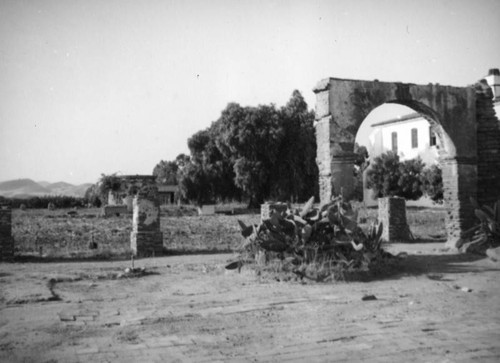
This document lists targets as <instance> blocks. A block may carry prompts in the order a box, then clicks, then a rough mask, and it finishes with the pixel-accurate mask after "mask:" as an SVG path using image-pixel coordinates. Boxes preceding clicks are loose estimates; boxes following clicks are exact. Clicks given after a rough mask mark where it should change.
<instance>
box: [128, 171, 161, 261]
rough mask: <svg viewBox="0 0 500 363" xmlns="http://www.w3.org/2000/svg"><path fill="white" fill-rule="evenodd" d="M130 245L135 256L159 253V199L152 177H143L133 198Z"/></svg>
mask: <svg viewBox="0 0 500 363" xmlns="http://www.w3.org/2000/svg"><path fill="white" fill-rule="evenodd" d="M130 247H131V249H132V251H133V253H134V254H135V255H137V256H152V255H155V256H157V255H161V253H162V252H163V233H162V232H161V231H160V201H159V198H158V187H157V186H156V183H155V181H154V178H150V177H144V179H143V180H142V183H141V187H140V188H139V189H138V191H137V194H136V196H135V198H134V214H133V217H132V233H131V234H130Z"/></svg>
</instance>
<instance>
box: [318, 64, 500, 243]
mask: <svg viewBox="0 0 500 363" xmlns="http://www.w3.org/2000/svg"><path fill="white" fill-rule="evenodd" d="M496 71H497V70H496ZM497 72H498V71H497ZM490 73H492V72H491V71H490ZM494 90H495V85H492V84H491V83H490V82H487V80H486V79H483V80H481V81H479V82H477V83H476V84H475V85H472V86H468V87H452V86H441V85H439V84H428V85H416V84H411V83H393V82H379V81H377V80H375V81H362V80H350V79H339V78H327V79H323V80H321V81H320V82H319V83H318V84H317V85H316V87H315V88H314V90H313V91H314V93H315V94H316V141H317V164H318V168H319V187H320V199H321V202H326V201H329V200H330V199H331V198H332V196H334V195H338V194H340V192H342V193H343V196H344V197H345V198H346V199H349V198H350V197H351V196H352V194H353V192H354V190H353V188H354V180H353V172H352V170H353V164H354V157H355V155H354V143H355V138H356V134H357V132H358V129H359V127H360V126H361V123H362V122H363V121H364V119H365V118H366V117H367V116H368V114H369V113H370V112H371V111H372V110H373V109H375V108H376V107H378V106H380V105H382V104H384V103H396V104H400V105H404V106H407V107H410V108H411V109H413V110H415V111H416V112H418V113H420V114H421V115H422V116H423V117H424V118H425V119H427V120H428V121H429V123H430V124H431V127H432V129H433V131H434V132H435V133H436V134H437V136H438V143H439V146H440V150H439V151H440V152H439V160H440V164H441V167H442V170H443V184H444V202H445V206H446V208H447V218H446V229H447V234H448V242H447V245H448V246H451V247H455V246H456V242H457V241H458V239H459V238H460V237H461V236H462V234H463V232H465V231H466V230H467V229H468V228H470V227H471V225H472V224H474V223H475V217H474V209H473V206H472V203H471V202H470V197H473V198H475V199H476V200H477V201H478V202H479V204H488V205H492V204H493V203H494V202H495V201H496V200H498V199H499V197H500V122H499V120H498V118H497V117H498V116H497V115H496V114H495V110H494V108H493V102H494V96H493V95H494V93H493V91H494ZM495 93H496V92H495ZM495 96H498V95H496V94H495Z"/></svg>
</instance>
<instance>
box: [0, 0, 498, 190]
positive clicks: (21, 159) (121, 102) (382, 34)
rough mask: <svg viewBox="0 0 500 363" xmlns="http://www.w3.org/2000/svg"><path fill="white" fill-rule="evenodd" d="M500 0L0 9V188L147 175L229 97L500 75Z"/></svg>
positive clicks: (262, 98)
mask: <svg viewBox="0 0 500 363" xmlns="http://www.w3.org/2000/svg"><path fill="white" fill-rule="evenodd" d="M499 22H500V2H498V1H496V0H492V1H489V0H488V1H487V0H482V1H445V0H440V1H418V2H415V1H401V0H400V1H293V0H292V1H243V0H242V1H221V0H219V1H210V2H207V1H153V0H151V1H148V0H146V1H126V0H108V1H98V0H87V1H75V0H66V1H63V0H59V1H48V0H40V1H23V2H20V1H12V0H3V1H2V2H0V52H1V57H0V181H6V180H11V179H23V178H30V179H32V180H35V181H47V182H51V183H53V182H59V181H65V182H68V183H71V184H83V183H94V182H96V181H97V179H98V178H99V177H100V175H101V174H102V173H105V174H111V173H118V174H151V173H152V171H153V168H154V166H155V165H156V164H157V163H158V162H159V161H160V160H173V159H174V158H175V157H176V156H177V155H178V154H180V153H186V154H189V150H188V147H187V139H188V138H189V137H190V136H191V135H193V134H194V133H195V132H197V131H199V130H202V129H205V128H207V127H209V126H210V124H211V123H212V122H213V121H215V120H217V119H218V117H219V116H220V113H221V111H222V110H223V109H224V108H225V107H226V105H227V104H228V103H229V102H237V103H239V104H241V105H243V106H257V105H259V104H271V103H274V104H276V105H277V107H281V106H283V105H285V104H286V102H287V101H288V99H289V98H290V97H291V95H292V92H293V91H294V90H295V89H297V90H299V91H300V92H301V93H302V95H303V96H304V98H305V99H306V101H307V103H308V106H309V108H310V109H313V108H314V103H315V96H314V94H313V92H312V89H313V87H314V86H315V85H316V83H317V82H318V81H320V80H321V79H324V78H328V77H336V78H344V79H364V80H373V79H378V80H380V81H387V82H405V83H416V84H429V83H439V84H441V85H451V86H462V87H465V86H468V85H471V84H474V83H475V82H476V81H478V80H479V79H481V78H482V77H484V76H485V75H486V74H487V72H488V70H489V69H490V68H500V46H499V44H500V25H499Z"/></svg>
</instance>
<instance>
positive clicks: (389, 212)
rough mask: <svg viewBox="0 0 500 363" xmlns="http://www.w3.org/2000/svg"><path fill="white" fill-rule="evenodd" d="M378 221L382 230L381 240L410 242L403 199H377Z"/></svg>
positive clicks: (410, 236)
mask: <svg viewBox="0 0 500 363" xmlns="http://www.w3.org/2000/svg"><path fill="white" fill-rule="evenodd" d="M378 220H379V222H382V224H383V226H384V230H383V233H382V239H383V240H385V241H387V242H396V241H410V240H412V239H413V238H412V235H411V232H410V227H409V226H408V222H407V221H406V202H405V200H404V198H398V197H386V198H379V199H378Z"/></svg>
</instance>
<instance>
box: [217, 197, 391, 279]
mask: <svg viewBox="0 0 500 363" xmlns="http://www.w3.org/2000/svg"><path fill="white" fill-rule="evenodd" d="M313 202H314V198H311V199H310V200H309V201H308V202H307V203H306V204H305V205H304V207H303V208H302V209H300V210H298V209H297V210H292V208H291V207H290V206H288V207H286V208H283V212H279V211H277V210H273V211H272V212H271V216H270V218H269V219H266V220H263V221H262V222H261V223H260V224H259V225H252V226H247V225H245V224H244V223H243V222H241V221H238V222H239V224H240V227H241V233H242V235H243V237H245V241H244V243H243V244H242V245H241V247H240V249H239V253H240V254H239V258H238V260H237V261H234V262H232V263H230V264H229V265H227V266H226V268H227V269H236V268H238V269H240V268H241V266H242V265H243V264H245V263H250V264H254V265H255V264H256V265H257V266H259V267H262V266H273V267H274V268H276V269H277V270H278V271H279V272H291V273H293V274H295V275H296V276H297V277H299V278H300V279H303V278H307V279H311V280H315V281H327V280H338V279H350V278H356V277H363V276H369V275H374V274H377V273H379V272H381V271H385V270H387V268H388V267H390V266H392V265H393V262H394V261H395V259H394V256H392V255H391V254H389V253H387V252H386V251H384V250H383V249H382V246H381V243H382V240H381V235H382V228H383V226H382V223H380V224H378V225H377V224H375V223H373V224H372V225H371V226H370V228H369V230H368V231H367V233H365V232H364V231H363V230H362V229H361V228H360V227H359V225H358V224H357V222H356V221H357V212H355V211H353V209H352V207H351V205H350V204H349V203H345V202H343V200H342V198H341V197H337V198H335V199H334V200H333V201H332V202H330V203H328V204H324V205H322V206H320V207H319V208H314V207H313ZM277 209H278V208H277ZM279 209H281V208H279ZM278 271H277V272H278Z"/></svg>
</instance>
